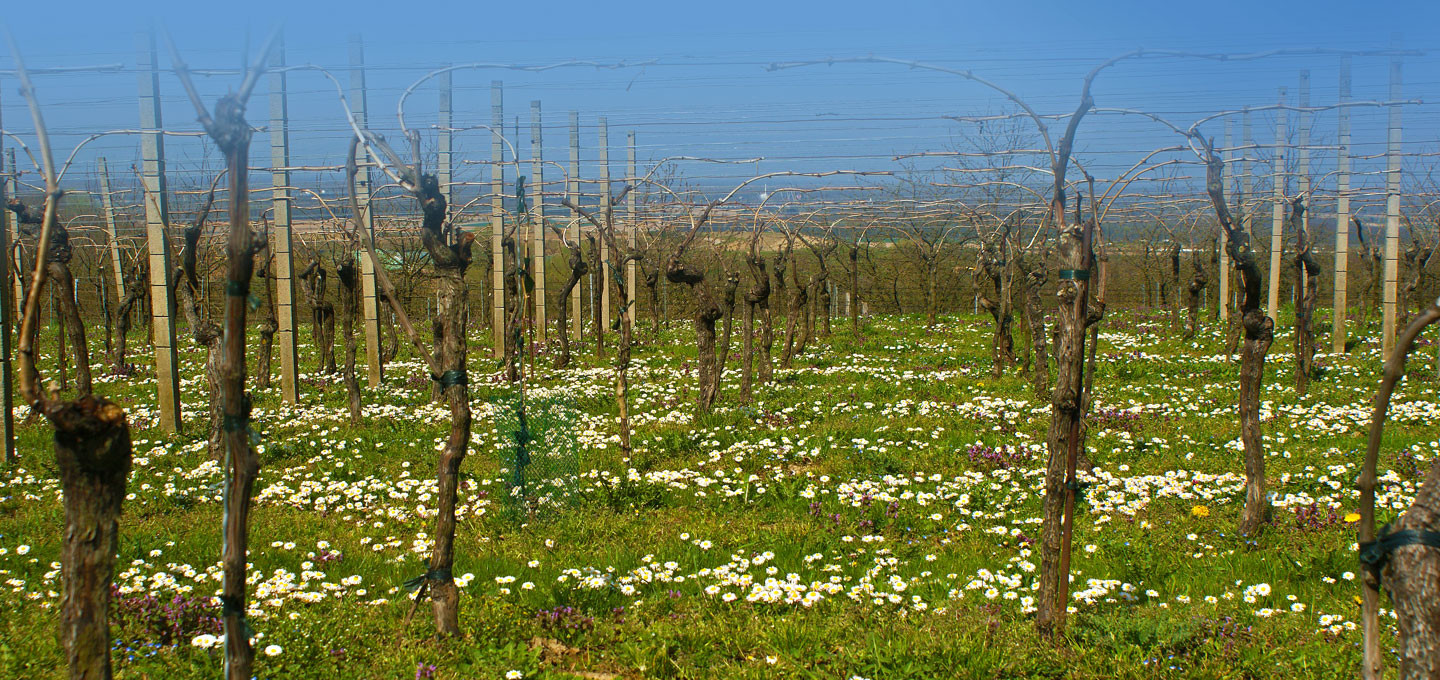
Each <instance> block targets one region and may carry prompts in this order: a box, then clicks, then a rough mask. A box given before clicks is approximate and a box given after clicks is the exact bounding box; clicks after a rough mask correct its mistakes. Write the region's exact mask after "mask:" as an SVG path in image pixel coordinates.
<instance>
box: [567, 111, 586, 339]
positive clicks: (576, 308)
mask: <svg viewBox="0 0 1440 680" xmlns="http://www.w3.org/2000/svg"><path fill="white" fill-rule="evenodd" d="M565 191H566V193H568V194H570V200H571V201H573V202H574V203H575V205H580V112H579V111H571V112H570V183H569V186H567V187H566V188H565ZM570 240H571V242H573V243H579V242H580V222H579V221H576V222H575V226H573V227H571V228H570ZM570 317H571V324H572V335H574V336H575V337H576V338H577V339H579V338H580V337H581V336H580V329H581V327H582V326H583V324H584V319H585V311H584V309H582V308H581V305H580V285H579V284H576V286H575V287H574V288H572V289H570Z"/></svg>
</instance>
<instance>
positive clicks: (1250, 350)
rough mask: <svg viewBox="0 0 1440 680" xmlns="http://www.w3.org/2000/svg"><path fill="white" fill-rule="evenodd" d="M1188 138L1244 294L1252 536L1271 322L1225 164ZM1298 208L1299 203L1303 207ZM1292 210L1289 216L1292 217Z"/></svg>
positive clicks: (1243, 425)
mask: <svg viewBox="0 0 1440 680" xmlns="http://www.w3.org/2000/svg"><path fill="white" fill-rule="evenodd" d="M1191 139H1193V140H1194V141H1195V142H1196V143H1197V144H1199V145H1200V147H1201V150H1202V151H1203V153H1204V157H1203V158H1204V160H1205V165H1206V172H1205V189H1206V192H1207V193H1208V194H1209V195H1210V202H1211V204H1212V205H1213V206H1214V208H1215V216H1216V218H1217V219H1218V220H1219V222H1220V228H1222V229H1224V230H1225V249H1226V251H1227V252H1228V253H1229V254H1230V261H1231V262H1234V263H1235V269H1236V270H1238V271H1239V272H1240V281H1241V285H1242V287H1243V289H1244V296H1243V298H1242V299H1241V303H1240V314H1241V328H1242V329H1243V332H1244V338H1245V344H1244V347H1243V348H1242V352H1241V355H1240V395H1239V402H1240V404H1239V407H1240V439H1241V443H1242V444H1243V446H1244V449H1245V509H1244V510H1243V511H1242V512H1241V515H1240V527H1239V528H1240V533H1242V534H1246V535H1252V534H1254V533H1255V532H1256V531H1258V530H1259V528H1260V526H1261V525H1262V524H1264V523H1266V522H1268V521H1269V519H1270V500H1269V499H1268V498H1266V496H1265V444H1264V442H1263V440H1262V438H1261V433H1260V392H1261V387H1262V382H1263V380H1264V378H1265V355H1266V353H1267V352H1269V351H1270V344H1271V343H1272V342H1274V340H1275V321H1274V320H1273V319H1271V318H1270V317H1268V316H1266V315H1265V313H1264V312H1263V311H1261V309H1260V306H1261V296H1262V295H1263V294H1264V292H1263V291H1262V288H1263V287H1264V281H1263V280H1262V277H1261V274H1260V265H1259V263H1257V262H1256V255H1255V249H1254V248H1253V247H1251V245H1250V235H1249V234H1247V233H1245V231H1243V230H1241V229H1240V228H1238V227H1237V226H1235V224H1234V221H1233V219H1232V218H1231V216H1230V208H1229V206H1228V205H1226V203H1225V187H1224V183H1223V181H1222V179H1221V174H1222V172H1223V171H1224V167H1225V163H1224V161H1223V160H1221V159H1220V157H1219V156H1218V155H1216V153H1215V148H1214V145H1213V143H1211V142H1210V141H1208V140H1206V139H1205V137H1204V136H1202V135H1201V134H1199V133H1198V132H1194V133H1191ZM1302 209H1303V206H1302ZM1293 214H1294V213H1293V212H1292V219H1295V218H1294V217H1293Z"/></svg>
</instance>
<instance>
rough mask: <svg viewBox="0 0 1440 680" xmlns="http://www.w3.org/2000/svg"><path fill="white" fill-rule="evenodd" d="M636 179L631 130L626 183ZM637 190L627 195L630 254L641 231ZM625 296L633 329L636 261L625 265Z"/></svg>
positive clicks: (626, 215)
mask: <svg viewBox="0 0 1440 680" xmlns="http://www.w3.org/2000/svg"><path fill="white" fill-rule="evenodd" d="M636 179H637V177H636V175H635V131H634V130H631V131H630V132H628V133H626V135H625V183H626V184H632V185H633V184H634V182H635V180H636ZM637 189H639V187H635V186H632V187H631V188H630V193H627V194H625V221H626V222H627V224H626V225H625V226H626V227H628V228H629V231H630V252H632V253H633V252H635V248H636V245H637V244H638V241H637V239H638V238H639V235H638V233H637V232H639V231H640V215H639V213H638V212H637V211H636V210H635V193H636V190H637ZM625 294H626V295H627V296H628V299H626V300H625V305H626V306H625V320H626V321H629V322H630V325H631V326H632V327H633V326H634V325H635V307H637V306H638V305H637V303H636V302H635V295H636V289H635V261H634V260H631V261H629V262H627V263H625Z"/></svg>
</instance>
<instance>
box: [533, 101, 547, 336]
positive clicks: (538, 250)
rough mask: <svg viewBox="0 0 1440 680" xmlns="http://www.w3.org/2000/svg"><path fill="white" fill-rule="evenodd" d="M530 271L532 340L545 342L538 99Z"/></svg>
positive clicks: (542, 169) (542, 177)
mask: <svg viewBox="0 0 1440 680" xmlns="http://www.w3.org/2000/svg"><path fill="white" fill-rule="evenodd" d="M529 184H530V194H531V204H532V205H533V206H534V208H533V210H534V213H533V217H532V219H531V220H530V274H531V276H533V277H534V279H535V308H534V313H535V318H534V320H533V321H532V323H533V324H535V341H536V342H538V343H540V344H541V345H544V344H545V324H546V323H547V321H546V319H548V318H549V317H547V316H546V315H545V158H544V150H543V145H542V143H541V129H540V100H538V99H536V100H534V101H531V102H530V182H529Z"/></svg>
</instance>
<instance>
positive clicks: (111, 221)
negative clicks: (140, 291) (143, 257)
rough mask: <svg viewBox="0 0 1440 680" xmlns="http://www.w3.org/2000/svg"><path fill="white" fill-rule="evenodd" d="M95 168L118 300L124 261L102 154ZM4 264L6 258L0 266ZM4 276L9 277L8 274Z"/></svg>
mask: <svg viewBox="0 0 1440 680" xmlns="http://www.w3.org/2000/svg"><path fill="white" fill-rule="evenodd" d="M95 169H96V171H98V172H99V173H100V208H101V210H103V211H104V212H105V235H106V236H108V237H109V239H110V244H109V245H110V269H111V271H112V273H113V274H114V275H115V299H117V300H119V299H122V298H124V297H125V262H124V261H123V258H122V257H121V253H120V236H119V232H118V230H117V229H116V228H115V199H114V198H112V197H111V195H110V169H109V168H108V167H107V166H106V165H105V158H104V157H103V156H101V157H98V158H96V159H95ZM0 198H3V194H0ZM9 245H10V244H9V239H8V238H6V239H5V249H4V250H0V252H9V251H10V248H9ZM6 264H8V259H7V261H6V263H4V264H0V266H5V265H6ZM5 278H6V279H7V280H8V279H9V277H8V276H7V277H5ZM6 297H9V296H6ZM7 323H8V322H7Z"/></svg>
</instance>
